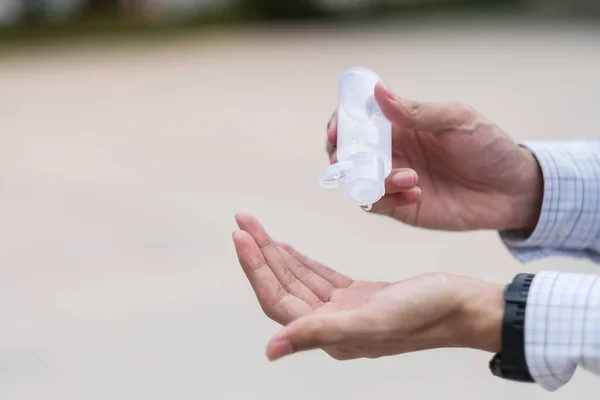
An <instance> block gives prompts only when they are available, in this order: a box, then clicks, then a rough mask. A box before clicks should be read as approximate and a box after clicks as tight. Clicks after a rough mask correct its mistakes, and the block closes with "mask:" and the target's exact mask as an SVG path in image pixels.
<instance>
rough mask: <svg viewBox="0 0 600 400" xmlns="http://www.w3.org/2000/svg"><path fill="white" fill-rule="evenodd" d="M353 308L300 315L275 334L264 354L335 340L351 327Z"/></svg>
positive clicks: (278, 354) (284, 353) (273, 355)
mask: <svg viewBox="0 0 600 400" xmlns="http://www.w3.org/2000/svg"><path fill="white" fill-rule="evenodd" d="M352 315H353V312H352V311H341V312H334V313H323V314H313V315H310V316H307V317H304V318H300V319H298V320H296V321H294V322H292V323H291V324H290V325H288V326H287V327H285V328H284V329H283V330H282V331H281V332H279V333H278V334H277V335H275V336H274V337H273V338H272V339H271V340H270V341H269V344H268V345H267V358H268V359H269V360H271V361H275V360H278V359H280V358H282V357H285V356H287V355H290V354H293V353H298V352H301V351H306V350H313V349H318V348H322V347H326V346H331V345H334V344H338V343H340V342H341V341H343V340H344V339H345V338H346V337H347V336H348V335H349V334H351V331H352Z"/></svg>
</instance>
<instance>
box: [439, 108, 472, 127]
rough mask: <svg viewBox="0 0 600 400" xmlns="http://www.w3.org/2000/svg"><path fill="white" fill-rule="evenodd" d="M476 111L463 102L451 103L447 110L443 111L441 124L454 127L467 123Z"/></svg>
mask: <svg viewBox="0 0 600 400" xmlns="http://www.w3.org/2000/svg"><path fill="white" fill-rule="evenodd" d="M476 114H477V112H476V111H475V109H474V108H473V107H471V106H470V105H468V104H465V103H451V104H450V105H449V107H448V112H447V113H444V117H443V121H442V124H443V125H444V126H447V127H456V126H460V125H463V124H465V123H468V122H469V121H470V120H472V119H473V118H474V117H475V115H476Z"/></svg>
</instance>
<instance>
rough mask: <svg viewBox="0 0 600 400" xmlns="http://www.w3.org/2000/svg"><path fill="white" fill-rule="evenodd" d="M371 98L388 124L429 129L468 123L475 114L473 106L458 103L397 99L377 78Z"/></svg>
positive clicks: (457, 126)
mask: <svg viewBox="0 0 600 400" xmlns="http://www.w3.org/2000/svg"><path fill="white" fill-rule="evenodd" d="M375 100H377V104H379V108H381V111H382V112H383V115H385V116H386V118H387V119H389V120H390V122H391V123H392V124H394V125H397V126H400V127H403V128H411V129H416V130H422V131H428V132H433V133H438V132H443V131H448V130H451V129H456V128H460V127H461V126H464V125H467V124H471V123H472V121H473V120H474V119H475V117H476V116H477V112H476V111H475V110H473V109H472V108H471V107H469V106H467V105H464V104H460V103H452V102H435V103H434V102H420V101H415V100H408V99H404V98H402V99H401V98H399V97H398V96H396V95H395V94H394V93H392V92H391V91H390V90H389V89H387V88H386V87H385V86H383V84H382V83H381V82H380V83H378V84H377V85H376V86H375Z"/></svg>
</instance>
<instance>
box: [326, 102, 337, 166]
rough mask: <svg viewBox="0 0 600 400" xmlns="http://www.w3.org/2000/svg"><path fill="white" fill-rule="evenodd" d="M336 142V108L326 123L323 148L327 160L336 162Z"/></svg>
mask: <svg viewBox="0 0 600 400" xmlns="http://www.w3.org/2000/svg"><path fill="white" fill-rule="evenodd" d="M336 144H337V110H336V111H334V113H333V115H332V116H331V118H330V119H329V122H328V123H327V141H326V145H325V148H326V150H327V155H328V156H329V162H331V163H332V164H333V163H336V162H337V154H336Z"/></svg>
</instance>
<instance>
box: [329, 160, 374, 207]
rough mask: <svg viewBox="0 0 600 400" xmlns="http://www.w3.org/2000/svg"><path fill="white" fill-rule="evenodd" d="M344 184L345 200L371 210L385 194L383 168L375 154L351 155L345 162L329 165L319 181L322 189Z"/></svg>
mask: <svg viewBox="0 0 600 400" xmlns="http://www.w3.org/2000/svg"><path fill="white" fill-rule="evenodd" d="M342 183H343V184H344V192H345V195H346V198H347V199H348V200H350V201H352V202H354V203H356V204H358V205H359V206H362V207H364V208H366V209H371V206H372V205H373V203H376V202H377V201H379V200H380V199H381V198H382V197H383V195H384V194H385V167H384V163H383V160H382V159H381V157H379V156H378V155H377V154H375V153H370V152H364V153H356V154H353V155H352V156H351V157H350V158H349V159H348V160H347V161H342V162H339V163H336V164H332V165H330V166H329V167H328V168H327V169H326V170H325V172H324V173H323V174H322V175H321V177H320V179H319V184H320V185H321V187H323V188H332V187H336V186H339V185H340V184H342Z"/></svg>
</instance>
